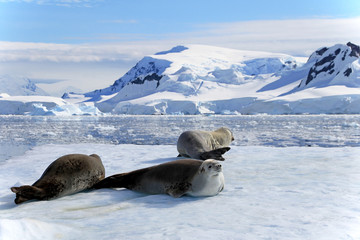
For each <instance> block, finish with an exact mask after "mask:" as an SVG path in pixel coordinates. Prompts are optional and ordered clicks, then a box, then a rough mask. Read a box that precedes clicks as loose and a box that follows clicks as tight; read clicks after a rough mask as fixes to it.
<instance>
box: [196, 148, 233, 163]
mask: <svg viewBox="0 0 360 240" xmlns="http://www.w3.org/2000/svg"><path fill="white" fill-rule="evenodd" d="M229 150H230V147H223V148H218V149H215V150H212V151H209V152H204V153H202V154H201V155H200V159H201V160H206V159H215V160H220V161H224V160H225V158H223V157H222V155H223V154H224V153H226V152H227V151H229Z"/></svg>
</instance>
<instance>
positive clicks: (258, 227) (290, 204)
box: [0, 144, 360, 240]
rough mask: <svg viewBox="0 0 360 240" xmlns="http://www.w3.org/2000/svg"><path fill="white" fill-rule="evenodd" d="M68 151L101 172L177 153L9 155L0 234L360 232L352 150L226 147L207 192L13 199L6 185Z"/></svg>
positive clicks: (53, 149)
mask: <svg viewBox="0 0 360 240" xmlns="http://www.w3.org/2000/svg"><path fill="white" fill-rule="evenodd" d="M72 152H80V153H86V154H91V153H97V154H99V155H100V156H101V157H102V160H103V163H104V165H105V169H106V171H107V172H106V175H107V176H108V175H111V174H115V173H119V172H124V171H129V170H133V169H138V168H141V167H146V166H151V165H155V164H159V163H162V162H166V161H170V160H174V159H175V158H174V156H176V155H177V151H176V146H175V145H152V146H150V145H129V144H123V145H107V144H69V145H56V144H55V145H43V146H39V147H35V148H34V149H32V150H31V151H28V152H26V154H24V155H23V156H19V157H13V158H11V159H9V160H7V161H6V162H4V163H2V164H1V168H0V174H1V176H2V177H1V179H0V186H1V187H0V196H1V197H0V239H3V240H7V239H12V240H15V239H21V240H23V239H123V238H126V239H194V238H198V239H326V240H328V239H359V238H360V229H359V226H360V187H359V181H360V175H359V171H360V159H359V157H358V156H359V155H360V148H358V147H355V148H301V147H289V148H274V147H261V146H258V147H239V146H233V147H232V149H231V150H230V151H229V152H228V153H226V154H225V157H226V161H225V162H223V167H224V175H225V181H226V183H225V189H224V191H223V192H221V193H220V194H219V195H217V196H214V197H208V198H194V197H187V196H186V197H182V198H178V199H175V198H172V197H170V196H167V195H144V194H141V193H136V192H132V191H129V190H124V189H121V190H120V189H117V190H115V189H102V190H94V191H87V192H81V193H78V194H74V195H71V196H66V197H63V198H59V199H56V200H51V201H37V202H35V201H34V202H29V203H25V204H22V205H18V206H15V204H14V203H13V200H14V196H15V195H14V194H13V193H11V191H10V189H9V188H10V187H12V186H14V185H16V186H19V185H22V184H31V183H33V182H34V181H35V180H36V179H38V178H39V177H40V175H41V174H42V172H43V171H44V170H45V168H46V167H47V166H48V165H49V164H50V163H51V162H52V161H53V160H55V159H56V158H57V157H60V156H62V155H64V154H68V153H72Z"/></svg>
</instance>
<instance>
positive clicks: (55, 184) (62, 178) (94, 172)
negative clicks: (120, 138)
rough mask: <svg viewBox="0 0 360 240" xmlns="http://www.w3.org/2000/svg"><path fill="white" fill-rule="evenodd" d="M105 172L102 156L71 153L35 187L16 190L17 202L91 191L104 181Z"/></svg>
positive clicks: (55, 164) (57, 163) (14, 189)
mask: <svg viewBox="0 0 360 240" xmlns="http://www.w3.org/2000/svg"><path fill="white" fill-rule="evenodd" d="M104 177H105V169H104V166H103V164H102V162H101V159H100V157H99V156H98V155H96V154H92V155H90V156H88V155H83V154H69V155H65V156H62V157H60V158H58V159H57V160H55V161H54V162H52V163H51V164H50V165H49V166H48V167H47V168H46V170H45V172H44V173H43V174H42V176H41V177H40V178H39V180H37V181H36V182H35V183H34V184H33V185H31V186H29V185H24V186H21V187H12V188H11V191H12V192H14V193H16V198H15V203H16V204H19V203H22V202H25V201H28V200H32V199H35V200H49V199H53V198H57V197H61V196H65V195H69V194H72V193H76V192H80V191H82V190H85V189H88V188H91V187H92V186H93V185H94V184H95V183H97V182H99V181H100V180H102V179H104Z"/></svg>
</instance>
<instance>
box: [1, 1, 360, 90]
mask: <svg viewBox="0 0 360 240" xmlns="http://www.w3.org/2000/svg"><path fill="white" fill-rule="evenodd" d="M359 26H360V0H301V1H289V0H286V1H285V0H278V1H275V0H274V1H269V0H251V1H242V0H221V1H220V0H216V1H215V0H206V1H205V0H191V1H190V0H182V1H171V0H167V1H165V0H52V1H51V0H0V75H11V76H13V75H16V76H21V77H27V78H30V79H33V80H34V81H36V80H37V81H38V82H41V83H42V87H43V88H45V90H47V91H49V92H51V93H54V94H55V92H56V91H57V93H56V94H58V95H61V94H60V93H61V92H62V91H63V89H65V88H66V89H67V90H69V88H70V89H71V88H75V89H78V90H81V91H90V90H93V89H94V88H104V87H107V86H108V85H110V84H112V83H113V82H114V80H116V79H117V78H119V77H121V76H122V75H123V74H124V73H125V72H126V71H127V70H129V69H130V68H131V67H132V66H133V65H135V64H136V62H137V61H139V60H140V59H141V58H142V57H143V56H144V55H148V54H153V53H156V52H159V51H164V50H167V49H170V48H172V47H174V46H176V45H182V44H190V43H191V44H207V45H214V46H220V47H228V48H234V49H240V50H253V51H269V52H281V53H286V54H290V55H294V56H309V55H310V54H311V53H312V52H314V51H315V50H316V49H318V48H320V47H323V46H332V45H334V44H337V43H343V44H345V43H347V42H348V41H351V42H354V43H356V44H360V31H359ZM47 80H48V81H49V82H51V83H53V82H58V84H57V85H56V84H51V85H50V84H48V85H46V84H45V85H44V82H46V81H47ZM51 88H53V89H51Z"/></svg>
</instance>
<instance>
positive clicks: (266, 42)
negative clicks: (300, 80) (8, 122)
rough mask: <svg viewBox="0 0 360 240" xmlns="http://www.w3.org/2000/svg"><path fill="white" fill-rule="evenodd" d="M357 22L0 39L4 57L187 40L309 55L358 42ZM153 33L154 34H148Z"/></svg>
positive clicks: (138, 53) (84, 55)
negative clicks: (77, 39) (78, 38)
mask: <svg viewBox="0 0 360 240" xmlns="http://www.w3.org/2000/svg"><path fill="white" fill-rule="evenodd" d="M72 2H73V1H72ZM359 26H360V18H349V19H299V20H272V21H247V22H234V23H214V24H207V25H202V26H197V27H198V30H197V31H194V32H187V33H180V34H179V33H176V34H165V35H161V36H158V37H157V39H154V36H149V35H146V36H144V37H143V38H142V37H141V35H139V34H136V35H134V36H133V39H134V40H133V41H129V39H130V38H131V36H126V37H124V36H122V35H120V36H118V35H116V34H114V35H109V36H101V37H104V38H106V39H107V40H111V41H112V42H110V43H109V42H106V43H99V44H50V43H23V42H0V62H6V61H37V62H40V61H50V62H101V61H118V60H122V61H134V60H139V59H141V58H142V57H143V56H144V55H148V54H153V53H156V52H158V51H162V50H166V49H168V48H171V47H173V46H175V45H179V44H186V43H196V44H208V45H215V46H222V47H228V48H234V49H242V50H256V51H269V52H281V53H287V54H292V55H302V56H308V55H310V54H311V53H312V52H313V51H315V50H316V49H318V48H320V47H323V46H331V45H333V44H336V43H344V44H345V43H347V42H348V41H351V42H354V43H355V44H360V31H359V30H358V28H359ZM149 38H150V39H152V40H144V39H149ZM124 39H125V41H124ZM138 39H142V40H138Z"/></svg>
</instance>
